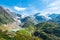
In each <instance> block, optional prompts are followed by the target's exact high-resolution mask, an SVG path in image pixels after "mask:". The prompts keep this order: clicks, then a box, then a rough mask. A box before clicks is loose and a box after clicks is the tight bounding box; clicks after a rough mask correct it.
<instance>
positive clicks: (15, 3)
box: [0, 0, 60, 17]
mask: <svg viewBox="0 0 60 40" xmlns="http://www.w3.org/2000/svg"><path fill="white" fill-rule="evenodd" d="M0 6H3V7H4V8H9V9H10V10H11V11H13V12H16V13H18V14H22V15H33V14H35V13H41V14H40V15H44V16H45V17H47V16H48V15H47V14H53V13H56V14H60V0H0Z"/></svg>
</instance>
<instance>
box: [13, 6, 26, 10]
mask: <svg viewBox="0 0 60 40" xmlns="http://www.w3.org/2000/svg"><path fill="white" fill-rule="evenodd" d="M14 9H15V10H17V11H24V10H26V8H21V7H18V6H14Z"/></svg>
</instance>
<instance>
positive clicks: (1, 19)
mask: <svg viewBox="0 0 60 40" xmlns="http://www.w3.org/2000/svg"><path fill="white" fill-rule="evenodd" d="M12 21H13V18H12V16H11V15H10V14H9V13H8V12H7V11H6V10H5V9H4V8H3V7H1V6H0V24H7V23H9V22H12Z"/></svg>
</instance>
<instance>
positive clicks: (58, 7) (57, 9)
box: [41, 0, 60, 18]
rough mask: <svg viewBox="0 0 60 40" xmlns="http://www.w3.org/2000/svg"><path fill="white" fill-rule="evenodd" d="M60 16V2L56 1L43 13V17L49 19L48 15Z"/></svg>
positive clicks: (59, 0)
mask: <svg viewBox="0 0 60 40" xmlns="http://www.w3.org/2000/svg"><path fill="white" fill-rule="evenodd" d="M53 13H55V14H60V0H55V1H54V2H52V3H50V4H48V5H47V8H46V9H44V10H42V11H41V15H43V16H45V17H46V18H49V17H48V14H53Z"/></svg>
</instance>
